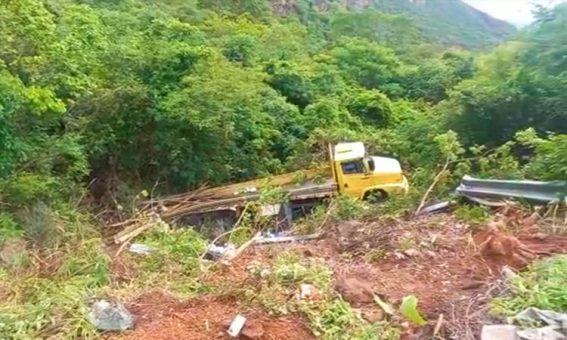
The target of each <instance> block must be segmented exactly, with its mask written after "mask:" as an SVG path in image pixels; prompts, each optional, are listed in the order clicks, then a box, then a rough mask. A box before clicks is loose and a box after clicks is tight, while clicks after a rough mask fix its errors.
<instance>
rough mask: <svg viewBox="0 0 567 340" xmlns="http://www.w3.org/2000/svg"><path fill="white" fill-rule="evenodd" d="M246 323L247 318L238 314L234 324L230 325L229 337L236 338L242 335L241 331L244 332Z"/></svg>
mask: <svg viewBox="0 0 567 340" xmlns="http://www.w3.org/2000/svg"><path fill="white" fill-rule="evenodd" d="M245 323H246V318H245V317H244V316H242V315H240V314H238V315H237V316H236V317H235V318H234V320H232V322H231V323H230V327H229V328H228V335H230V336H231V337H233V338H236V337H237V336H238V335H240V331H242V328H243V327H244V324H245Z"/></svg>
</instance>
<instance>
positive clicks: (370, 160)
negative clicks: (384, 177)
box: [368, 158, 376, 172]
mask: <svg viewBox="0 0 567 340" xmlns="http://www.w3.org/2000/svg"><path fill="white" fill-rule="evenodd" d="M368 169H370V172H374V170H375V169H376V164H374V160H373V159H372V158H370V159H369V160H368Z"/></svg>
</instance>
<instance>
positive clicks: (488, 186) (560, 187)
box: [456, 176, 567, 204]
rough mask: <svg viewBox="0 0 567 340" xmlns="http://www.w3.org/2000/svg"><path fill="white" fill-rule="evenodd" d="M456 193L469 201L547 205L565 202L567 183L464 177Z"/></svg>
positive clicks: (566, 198)
mask: <svg viewBox="0 0 567 340" xmlns="http://www.w3.org/2000/svg"><path fill="white" fill-rule="evenodd" d="M456 192H457V193H458V194H460V195H462V196H465V197H468V198H471V199H500V200H503V199H516V200H523V201H526V202H529V203H532V204H549V203H559V202H566V200H567V182H566V181H555V182H537V181H508V180H486V179H478V178H473V177H470V176H464V177H463V179H462V181H461V184H460V185H459V187H458V188H457V190H456Z"/></svg>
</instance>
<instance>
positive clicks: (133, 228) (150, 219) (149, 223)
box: [114, 212, 169, 244]
mask: <svg viewBox="0 0 567 340" xmlns="http://www.w3.org/2000/svg"><path fill="white" fill-rule="evenodd" d="M153 227H163V228H164V229H169V226H168V225H167V224H166V223H165V222H163V221H162V220H161V218H160V217H159V215H158V214H156V213H153V212H150V213H149V214H148V215H146V216H141V217H139V218H138V219H136V223H133V224H130V225H129V226H128V227H127V228H125V229H124V230H122V231H121V232H119V233H118V234H116V235H114V243H115V244H123V243H126V242H128V241H130V240H132V239H134V238H135V237H136V236H138V235H140V234H142V233H143V232H144V231H146V230H148V229H151V228H153Z"/></svg>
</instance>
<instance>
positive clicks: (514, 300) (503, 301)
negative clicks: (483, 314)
mask: <svg viewBox="0 0 567 340" xmlns="http://www.w3.org/2000/svg"><path fill="white" fill-rule="evenodd" d="M565 282H567V257H566V256H564V255H558V256H556V257H553V258H550V259H547V260H544V261H540V262H536V263H534V264H533V265H532V266H531V267H530V268H529V269H528V270H527V271H526V272H524V273H521V274H519V275H518V276H517V277H515V278H513V279H512V280H511V282H510V289H511V293H510V295H508V296H504V297H499V298H496V299H494V300H493V301H492V302H491V307H492V312H493V313H495V314H497V315H506V316H511V315H515V314H517V313H519V312H521V311H522V310H524V309H526V308H528V307H536V308H540V309H549V310H553V311H555V312H560V313H564V312H567V285H565Z"/></svg>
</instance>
